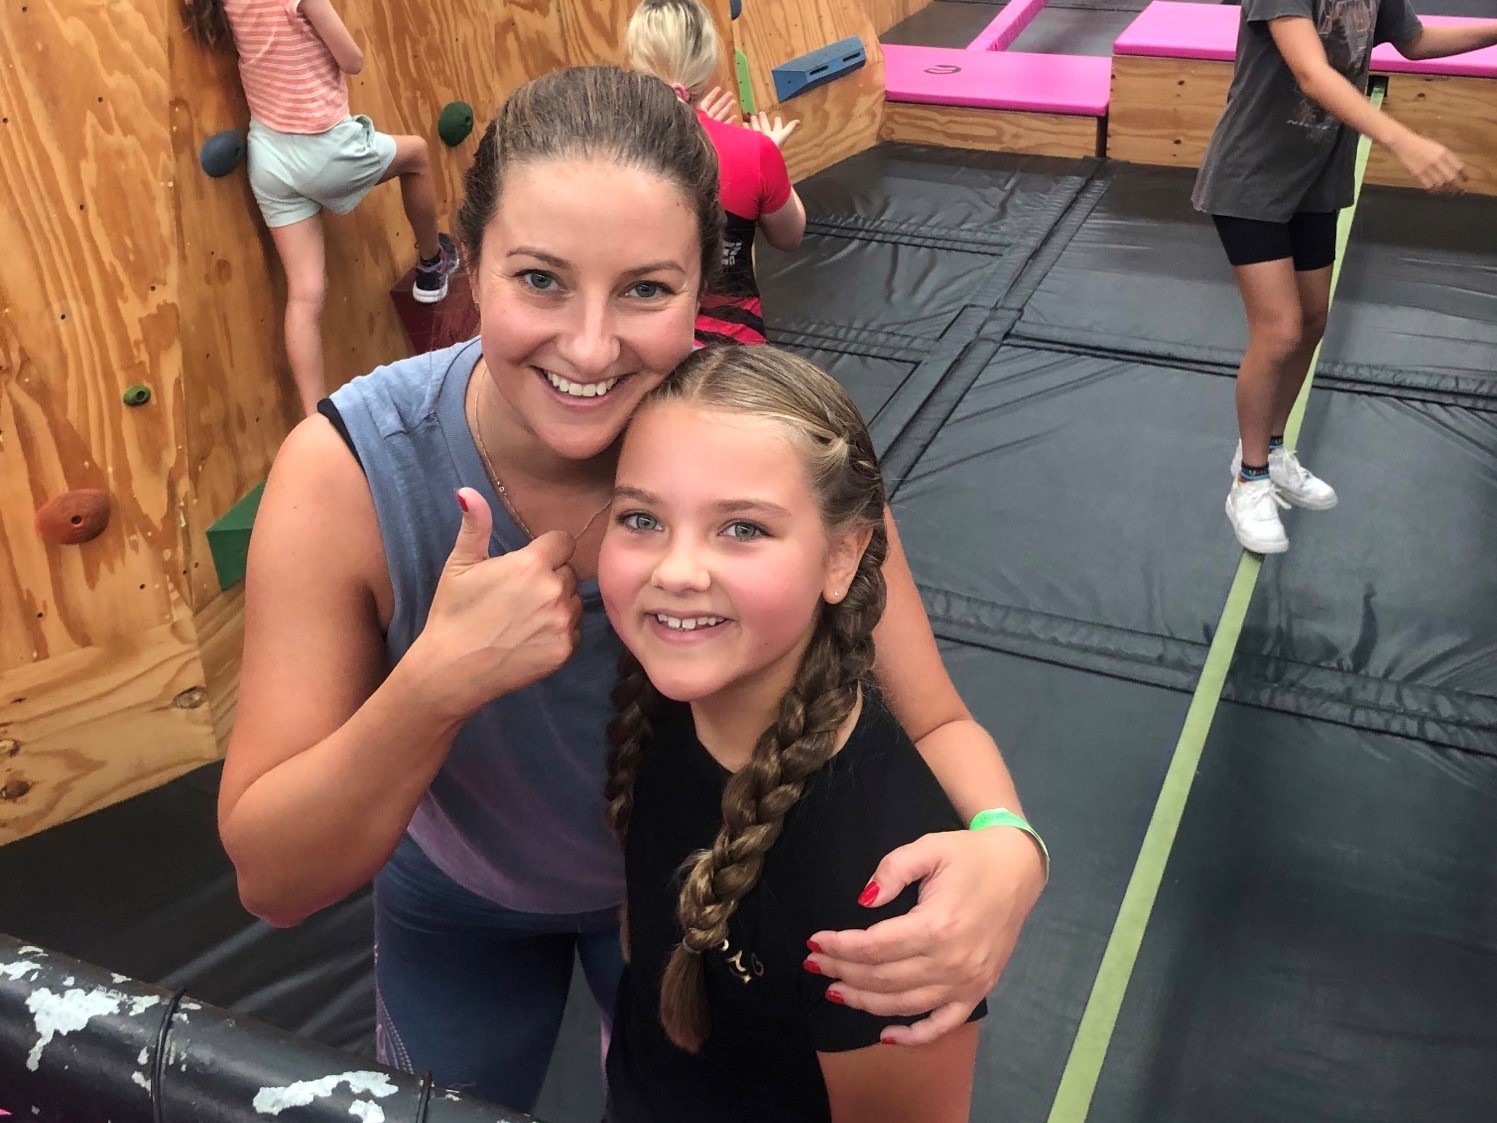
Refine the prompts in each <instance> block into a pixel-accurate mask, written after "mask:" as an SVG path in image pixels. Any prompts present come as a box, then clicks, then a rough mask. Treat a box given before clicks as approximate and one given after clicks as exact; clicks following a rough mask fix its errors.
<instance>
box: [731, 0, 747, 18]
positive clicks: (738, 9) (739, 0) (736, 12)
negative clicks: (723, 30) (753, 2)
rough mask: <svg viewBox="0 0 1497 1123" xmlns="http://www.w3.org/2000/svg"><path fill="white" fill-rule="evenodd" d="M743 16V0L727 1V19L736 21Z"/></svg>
mask: <svg viewBox="0 0 1497 1123" xmlns="http://www.w3.org/2000/svg"><path fill="white" fill-rule="evenodd" d="M741 15H743V0H728V17H729V18H730V19H737V18H738V17H739V16H741Z"/></svg>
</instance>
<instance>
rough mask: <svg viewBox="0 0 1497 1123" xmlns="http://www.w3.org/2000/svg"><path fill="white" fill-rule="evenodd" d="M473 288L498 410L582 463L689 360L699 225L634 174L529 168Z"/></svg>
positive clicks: (664, 187)
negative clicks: (509, 412) (500, 403)
mask: <svg viewBox="0 0 1497 1123" xmlns="http://www.w3.org/2000/svg"><path fill="white" fill-rule="evenodd" d="M475 287H476V292H475V296H476V298H477V300H478V307H479V314H480V318H481V324H482V326H481V329H480V330H481V333H482V338H483V355H484V360H485V362H486V363H487V365H488V368H489V374H490V377H491V378H492V379H493V380H494V385H495V388H496V389H497V390H498V392H499V394H500V396H501V397H502V398H503V399H504V401H505V402H506V403H507V405H508V406H509V407H510V409H511V410H512V411H513V414H514V415H515V417H516V419H517V420H518V421H519V423H520V424H521V426H522V427H524V428H525V429H526V430H528V431H529V432H531V433H532V434H533V435H534V436H536V437H537V438H538V439H539V440H540V441H541V442H542V443H543V444H544V445H545V446H546V447H548V448H550V449H551V450H552V451H554V452H555V453H557V454H558V455H559V456H562V457H564V458H566V459H569V460H586V459H590V458H592V457H595V456H598V455H599V454H600V453H602V452H604V451H605V450H607V449H608V448H609V447H610V446H611V445H612V444H613V443H614V442H615V441H616V440H617V439H618V436H619V434H620V433H621V432H622V431H623V429H624V426H625V425H626V424H627V423H628V420H629V417H630V415H631V414H632V413H633V412H634V407H635V406H636V405H638V404H639V400H640V398H642V397H643V396H644V395H645V394H646V393H648V392H649V390H650V389H651V388H652V387H653V386H655V385H656V384H657V383H658V382H660V380H661V379H663V378H664V377H665V376H666V375H667V374H668V373H669V372H670V371H671V369H672V368H674V367H675V365H676V364H677V363H679V362H680V361H681V360H682V359H683V358H685V357H686V355H687V354H688V353H689V352H690V350H691V346H692V328H693V325H694V323H695V320H696V312H697V300H698V296H699V289H700V287H701V243H700V236H699V234H698V230H697V220H696V216H695V214H694V212H693V210H692V207H691V204H690V202H689V200H688V199H687V198H686V197H685V195H684V194H683V193H682V191H681V190H680V188H678V187H677V186H676V185H674V184H672V183H670V182H668V181H667V180H665V179H663V178H661V177H660V176H658V175H655V174H653V173H651V172H646V171H641V170H640V169H638V168H626V167H620V166H619V165H617V164H615V163H612V162H610V161H607V160H603V161H598V160H550V161H543V162H540V163H532V164H524V165H521V166H520V167H517V168H514V169H513V170H511V171H510V172H509V174H508V175H507V176H506V178H505V181H504V187H503V192H502V195H501V197H500V199H499V204H498V206H497V208H496V210H495V214H494V218H493V220H492V221H491V222H490V223H489V225H488V227H487V229H486V230H485V231H484V239H483V253H482V257H481V263H480V266H479V268H478V272H477V276H476V279H475Z"/></svg>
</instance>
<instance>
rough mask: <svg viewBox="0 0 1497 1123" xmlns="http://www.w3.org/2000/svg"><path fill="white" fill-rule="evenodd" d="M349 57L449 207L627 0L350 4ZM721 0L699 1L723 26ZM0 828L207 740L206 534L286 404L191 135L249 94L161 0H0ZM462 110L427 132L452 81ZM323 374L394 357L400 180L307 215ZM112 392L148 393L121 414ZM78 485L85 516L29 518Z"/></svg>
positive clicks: (261, 251) (245, 234) (215, 606)
mask: <svg viewBox="0 0 1497 1123" xmlns="http://www.w3.org/2000/svg"><path fill="white" fill-rule="evenodd" d="M342 7H343V10H344V15H345V19H346V22H347V23H348V25H349V27H350V30H351V31H352V32H353V34H354V36H355V38H356V39H357V40H358V41H359V42H360V43H361V45H362V46H363V48H364V51H365V55H366V58H367V64H366V67H365V70H364V72H363V73H362V74H360V75H358V76H357V77H355V78H353V79H352V80H351V81H350V94H351V99H352V103H353V109H354V112H356V113H367V114H369V115H370V116H371V117H373V118H374V120H375V121H376V123H377V124H378V125H379V127H380V128H381V129H383V130H384V131H386V132H391V133H417V134H420V135H423V136H425V137H427V139H428V140H429V141H430V143H431V145H432V151H433V154H434V156H435V158H436V164H437V181H438V193H439V206H440V209H441V213H442V214H443V215H450V214H451V213H452V212H453V210H454V209H455V205H456V202H457V198H458V192H459V189H460V179H461V173H462V169H463V168H464V167H466V165H467V163H468V162H469V159H470V158H471V154H472V150H473V148H474V147H475V146H476V144H477V140H478V134H479V132H481V128H482V123H483V122H484V121H486V120H487V119H488V117H489V116H490V115H491V113H492V111H493V109H494V108H495V107H496V106H497V105H498V103H499V102H500V101H501V100H502V99H503V97H504V96H505V95H506V94H507V93H508V91H509V90H511V89H513V88H514V87H515V86H516V85H518V84H520V83H521V82H523V81H525V80H527V79H529V78H531V77H535V76H537V75H539V74H541V73H545V72H547V71H550V70H553V69H555V68H557V67H559V66H564V65H567V64H572V63H588V62H600V61H619V60H620V58H621V44H622V42H623V29H624V26H625V24H626V22H627V20H628V16H629V13H630V12H631V11H632V10H633V2H632V0H434V2H432V3H429V4H420V5H409V4H404V3H397V2H396V0H361V2H360V3H359V4H357V5H353V4H349V5H343V6H342ZM727 8H728V5H727V0H714V2H713V10H714V14H715V15H717V17H718V18H719V20H720V21H721V24H722V27H723V28H724V31H725V33H726V31H727V27H728V10H727ZM0 51H3V53H4V56H5V58H6V59H7V63H8V65H7V66H6V67H4V68H3V69H0V183H3V184H4V187H5V205H4V207H3V208H0V234H3V241H4V245H5V247H6V252H5V253H4V254H3V255H0V304H3V309H4V312H3V315H0V542H3V549H0V843H4V842H5V841H8V840H11V839H14V838H17V837H20V836H22V835H26V834H29V833H32V832H34V831H36V830H40V829H42V828H44V827H46V826H49V825H51V824H53V823H57V822H61V821H63V820H65V819H68V818H72V817H74V816H76V815H78V814H82V813H83V812H86V811H89V810H92V809H95V808H97V807H101V806H104V805H105V804H108V803H112V802H114V801H116V800H119V799H122V798H124V797H126V796H128V795H131V794H134V793H135V792H138V791H141V790H144V789H146V788H149V787H153V786H155V785H156V784H159V783H161V782H163V781H165V780H166V779H168V778H170V777H171V776H173V775H176V774H178V773H180V772H182V771H184V770H186V769H188V768H191V767H193V766H194V765H196V764H198V763H200V762H203V761H207V760H211V759H213V758H214V757H216V756H217V755H218V754H219V753H220V751H221V746H222V744H223V740H224V737H225V736H226V734H227V731H228V728H229V725H230V722H231V721H232V712H233V698H234V689H235V683H236V680H237V668H238V653H239V647H240V642H241V637H242V616H243V603H242V586H236V587H233V588H231V589H230V590H229V591H227V592H223V591H221V590H220V588H219V581H218V577H217V574H216V571H215V569H214V566H213V563H212V561H211V558H210V554H209V551H208V548H207V540H206V530H207V528H208V527H209V526H210V525H211V524H212V523H213V522H214V521H215V520H216V519H218V518H220V517H221V516H222V515H223V514H224V513H225V512H226V511H227V510H228V509H229V508H230V507H231V506H233V505H234V503H235V502H236V501H238V500H239V499H240V498H241V497H242V496H244V495H245V494H246V493H247V492H249V491H250V490H251V489H252V488H253V487H254V486H255V485H256V484H258V483H259V482H260V481H261V480H263V479H264V477H265V474H266V472H267V471H268V469H269V466H270V462H271V460H272V458H273V456H274V452H275V449H276V448H277V447H278V445H279V444H280V441H281V440H282V438H283V437H284V436H285V434H286V432H287V431H288V429H289V427H290V426H291V425H292V424H294V422H295V420H296V412H297V411H296V404H295V397H294V394H293V392H292V389H291V383H290V378H289V375H288V373H287V370H286V366H285V360H284V358H283V356H282V354H281V350H280V328H279V308H280V306H281V304H280V301H281V296H282V282H281V278H280V268H279V265H278V263H277V261H276V258H275V254H274V250H273V248H272V246H271V243H270V240H269V237H268V235H267V234H266V233H265V231H264V228H263V227H262V226H261V224H260V220H259V216H258V212H257V210H256V208H255V205H254V200H253V198H252V196H251V194H250V190H249V186H248V183H247V181H246V179H245V175H244V171H243V169H242V167H241V168H240V169H239V170H237V171H235V172H234V173H232V174H230V175H228V176H226V177H224V178H222V179H210V178H209V177H207V176H206V175H204V174H203V172H202V171H201V169H200V168H199V166H198V150H199V147H200V146H201V144H202V142H203V141H204V140H205V139H207V138H208V137H209V136H211V135H213V134H214V133H216V132H219V131H220V130H223V129H239V130H242V129H243V128H244V127H245V125H246V123H247V121H248V113H247V110H246V109H245V106H244V101H243V95H242V94H241V92H240V89H239V84H238V79H237V74H236V66H235V60H234V57H233V54H232V51H231V50H229V49H207V48H204V47H202V46H200V45H198V44H197V43H196V42H194V41H193V40H192V38H191V37H190V36H189V35H188V33H187V32H186V31H185V29H184V28H183V27H182V25H181V23H180V20H179V15H178V5H177V0H141V2H139V3H133V4H120V3H111V2H107V0H53V2H51V3H46V4H42V3H38V2H35V0H31V2H28V0H15V2H12V3H9V4H7V5H5V6H4V8H3V10H0ZM455 99H457V100H463V101H467V102H469V103H470V104H472V106H473V108H474V111H475V115H476V116H477V117H478V119H479V122H480V126H479V129H478V130H476V131H475V134H474V136H472V137H470V138H469V139H468V140H467V141H465V142H464V143H463V144H462V145H460V146H459V147H458V148H456V149H448V148H446V147H444V146H443V145H442V144H441V142H440V141H439V140H438V139H437V137H436V124H435V123H436V118H437V114H438V113H439V111H440V110H441V108H442V106H443V105H444V104H446V103H447V102H449V101H452V100H455ZM326 230H327V244H328V260H329V276H330V284H329V293H328V301H327V309H326V313H325V318H324V337H325V348H326V354H327V370H328V378H329V382H330V383H332V384H334V385H337V384H339V383H341V382H343V381H346V380H347V379H348V378H350V377H353V376H354V375H356V374H359V373H362V372H364V371H367V370H369V369H371V368H373V367H374V366H376V365H378V364H380V363H384V362H388V361H390V360H392V359H395V358H398V357H400V356H401V355H403V354H406V353H407V352H408V349H409V344H408V343H407V341H406V338H405V335H404V333H403V332H402V330H401V328H400V325H399V322H398V320H397V318H396V316H395V314H394V311H393V309H392V306H391V302H390V299H389V296H388V290H389V288H390V285H391V284H392V283H393V282H394V281H395V280H396V279H397V278H398V277H399V276H400V275H401V273H402V272H403V271H404V270H405V269H406V268H407V267H408V266H409V265H410V263H411V260H412V256H413V248H412V244H411V234H410V231H409V228H408V227H407V226H406V224H405V220H404V217H403V214H402V212H401V208H400V197H399V191H398V188H396V187H394V186H393V185H392V186H386V187H381V188H378V189H376V190H375V191H374V192H373V193H372V194H371V196H370V197H369V198H368V199H367V200H366V201H365V203H364V204H363V205H362V206H360V207H359V208H358V210H357V211H355V213H354V214H352V215H350V216H348V217H346V218H332V217H330V218H329V219H328V221H327V223H326ZM132 386H144V387H147V388H149V390H150V399H149V401H148V402H146V403H145V404H143V405H139V406H135V407H127V406H126V405H125V404H124V402H123V400H122V395H123V394H124V392H125V391H126V390H127V389H128V388H130V387H132ZM80 489H96V490H99V491H102V492H104V493H106V494H107V495H108V497H109V500H110V507H111V510H110V517H109V522H108V525H107V527H106V528H105V530H104V531H103V533H102V534H100V535H99V536H98V537H97V538H94V539H93V540H91V541H88V542H85V543H82V544H77V545H59V544H55V543H52V542H48V541H45V540H43V539H42V538H41V537H39V535H38V533H37V531H36V529H35V526H34V522H33V519H34V516H35V512H36V511H37V510H38V509H39V508H41V507H43V506H44V505H46V504H47V503H49V502H50V501H52V500H55V499H56V498H57V497H59V496H63V495H65V494H67V493H70V492H74V491H78V490H80Z"/></svg>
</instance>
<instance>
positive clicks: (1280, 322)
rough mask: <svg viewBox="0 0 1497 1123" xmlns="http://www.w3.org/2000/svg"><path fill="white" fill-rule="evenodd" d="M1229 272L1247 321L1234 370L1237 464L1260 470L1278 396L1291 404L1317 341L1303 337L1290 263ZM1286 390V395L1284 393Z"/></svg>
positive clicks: (1286, 260)
mask: <svg viewBox="0 0 1497 1123" xmlns="http://www.w3.org/2000/svg"><path fill="white" fill-rule="evenodd" d="M1232 272H1233V275H1234V277H1235V278H1236V281H1237V289H1238V291H1239V292H1240V293H1241V294H1242V303H1243V307H1244V308H1245V309H1246V311H1247V321H1248V345H1247V350H1246V351H1244V352H1243V355H1242V362H1241V365H1240V366H1239V367H1238V368H1237V427H1238V430H1239V432H1240V433H1241V436H1242V461H1243V463H1244V464H1258V465H1261V464H1267V463H1268V439H1269V437H1270V436H1273V435H1275V432H1276V431H1275V429H1274V425H1275V424H1276V423H1278V421H1279V419H1278V413H1279V402H1280V398H1281V395H1283V394H1287V397H1288V401H1289V402H1290V404H1291V405H1292V404H1293V402H1294V395H1295V394H1297V393H1298V392H1299V387H1300V385H1301V383H1303V382H1304V379H1305V372H1306V371H1307V370H1308V369H1309V367H1310V356H1311V355H1312V354H1314V352H1315V345H1316V343H1317V342H1318V341H1319V336H1318V335H1317V336H1315V337H1312V338H1308V339H1307V337H1306V332H1305V326H1306V325H1305V315H1304V309H1303V308H1302V306H1301V304H1300V294H1299V287H1298V285H1297V284H1296V281H1295V273H1294V262H1293V261H1292V259H1290V258H1287V257H1285V258H1280V259H1278V260H1276V261H1262V262H1257V263H1255V264H1252V265H1240V266H1237V267H1235V268H1234V269H1233V270H1232ZM1291 386H1292V387H1293V390H1292V391H1291V390H1288V389H1287V388H1288V387H1291ZM1285 416H1286V417H1287V416H1288V412H1287V409H1286V410H1285ZM1277 432H1279V433H1282V432H1283V430H1282V428H1280V429H1279V430H1277Z"/></svg>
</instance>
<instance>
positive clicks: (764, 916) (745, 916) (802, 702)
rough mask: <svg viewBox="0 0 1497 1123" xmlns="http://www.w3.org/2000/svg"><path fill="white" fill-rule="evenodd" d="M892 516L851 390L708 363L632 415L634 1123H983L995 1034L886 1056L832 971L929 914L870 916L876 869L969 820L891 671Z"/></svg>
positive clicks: (619, 524) (612, 808)
mask: <svg viewBox="0 0 1497 1123" xmlns="http://www.w3.org/2000/svg"><path fill="white" fill-rule="evenodd" d="M884 503H885V497H884V487H883V480H882V478H881V476H880V473H879V468H878V463H877V461H876V460H875V458H874V452H873V446H872V443H871V441H870V440H869V438H868V433H867V430H866V429H865V428H864V426H863V422H862V419H861V418H860V417H859V416H858V413H857V409H856V408H855V407H854V406H853V404H852V401H851V399H850V398H849V397H848V396H847V394H846V392H845V391H844V390H843V389H842V388H841V387H840V386H839V385H838V384H837V383H836V382H835V381H833V380H832V379H831V378H830V377H828V376H827V375H826V374H824V373H822V372H821V371H820V370H818V369H817V368H816V367H814V366H812V365H811V364H810V363H808V362H806V361H805V360H803V359H799V358H796V357H795V356H793V355H791V354H788V353H786V352H783V351H779V350H777V349H775V348H771V347H754V348H740V347H714V348H706V349H704V350H702V351H699V352H697V353H696V354H695V355H693V356H692V357H691V358H690V359H688V360H687V361H686V362H685V363H683V364H682V366H681V367H680V368H679V369H678V370H677V371H676V373H675V374H673V375H672V377H671V378H670V379H669V380H668V381H667V382H666V383H665V384H664V385H663V386H661V387H660V388H659V389H658V390H656V391H654V392H653V393H652V394H651V395H650V396H649V397H648V398H647V399H645V401H644V402H643V403H642V404H641V406H640V409H639V411H638V412H637V413H636V414H635V416H634V419H633V421H632V422H631V423H630V426H629V429H628V432H627V434H626V436H625V439H624V446H623V450H622V452H621V453H620V457H619V468H618V478H617V481H616V483H615V485H614V500H613V510H612V515H611V522H610V524H609V528H608V531H607V534H606V535H605V537H604V540H603V547H602V553H601V556H600V558H599V562H598V580H599V584H600V587H601V589H602V593H603V603H604V605H605V606H606V608H607V610H608V618H609V620H610V621H611V622H612V624H613V627H614V630H615V631H616V632H617V633H618V634H619V637H620V638H621V639H622V640H623V642H624V644H625V646H626V647H627V648H628V652H629V653H628V654H627V655H626V656H625V657H624V659H623V662H622V668H621V670H622V674H621V679H620V682H619V685H618V687H617V689H616V690H615V693H614V701H615V705H616V706H617V708H618V715H617V717H616V718H615V720H614V722H613V724H612V725H611V726H610V728H609V739H610V740H611V742H612V744H613V746H614V752H613V756H612V758H611V765H610V778H609V783H608V788H607V790H606V794H607V796H608V799H609V817H610V820H611V822H612V823H613V826H614V829H615V830H616V831H617V832H618V834H619V835H620V837H621V838H622V840H623V842H624V847H625V859H624V869H625V878H626V883H627V886H628V910H627V925H628V927H627V931H626V934H625V935H626V940H625V946H626V947H627V948H629V949H630V952H631V956H632V958H631V962H630V965H629V967H628V968H627V969H626V972H625V976H624V982H623V985H622V987H621V990H620V997H619V1005H618V1010H617V1013H616V1016H615V1020H614V1037H613V1043H612V1048H611V1049H610V1052H609V1058H608V1076H609V1095H610V1107H609V1112H608V1119H609V1120H610V1121H612V1123H676V1121H680V1123H688V1121H689V1123H726V1121H730V1120H769V1119H772V1120H775V1121H776V1123H792V1121H794V1123H799V1121H807V1123H809V1121H813V1120H835V1121H837V1123H843V1121H848V1123H852V1121H856V1123H884V1121H888V1123H897V1121H902V1120H909V1121H914V1120H920V1121H923V1123H955V1121H960V1120H965V1119H966V1118H967V1112H968V1101H969V1099H970V1093H971V1087H972V1069H973V1062H974V1056H975V1050H976V1047H977V1025H976V1023H975V1022H969V1023H968V1024H967V1025H965V1026H963V1027H962V1028H961V1029H959V1030H956V1031H955V1032H953V1033H951V1034H949V1035H947V1036H946V1037H944V1038H942V1039H940V1040H939V1041H937V1042H936V1043H934V1044H932V1045H926V1046H917V1047H912V1048H888V1047H884V1046H881V1044H880V1037H881V1029H882V1027H883V1025H884V1022H883V1021H882V1020H881V1019H879V1018H876V1017H872V1016H870V1015H868V1014H866V1013H863V1012H861V1011H857V1010H852V1009H849V1008H847V1007H846V1006H840V1005H838V1004H837V1000H838V992H837V991H836V990H829V989H828V987H827V985H826V984H827V980H826V979H824V978H820V977H818V976H817V975H816V974H815V972H814V968H815V961H814V960H809V959H808V958H807V955H806V952H807V947H808V945H809V946H810V948H811V950H813V951H814V950H816V948H815V942H814V939H813V937H814V936H815V935H816V934H817V933H818V932H820V931H822V930H823V929H827V928H840V927H844V926H856V925H860V924H864V923H867V922H868V921H869V920H870V919H873V918H877V917H883V916H890V915H895V914H898V913H902V912H905V911H907V910H908V909H909V908H910V907H911V905H912V904H913V893H912V892H906V893H905V894H902V895H901V896H899V897H898V898H897V899H895V900H893V901H891V902H889V903H888V904H886V905H885V906H884V907H882V908H880V909H877V910H875V911H874V914H873V917H870V916H869V915H868V913H867V911H866V910H864V909H860V907H859V906H858V904H857V903H856V901H857V899H858V898H859V896H860V895H862V896H863V897H864V899H865V900H866V899H868V898H869V896H870V894H869V891H868V890H867V889H866V888H865V885H866V881H867V877H868V871H869V870H870V869H872V868H873V866H874V865H875V864H876V863H877V862H878V859H879V857H880V855H882V854H883V853H884V852H885V851H887V850H889V849H890V848H891V847H895V846H899V845H902V844H904V843H906V842H909V841H911V840H913V839H915V838H918V837H919V836H920V835H922V834H925V833H927V832H929V831H941V830H954V829H959V828H960V826H961V822H960V820H959V819H958V818H957V815H956V812H955V811H954V810H953V809H952V806H951V804H950V802H949V801H948V800H947V798H946V796H945V795H944V794H943V792H942V791H941V786H940V784H939V783H938V782H937V781H936V778H935V776H934V775H932V774H931V772H930V769H929V768H928V767H927V766H926V764H925V762H924V761H923V760H922V759H921V757H920V754H919V752H917V751H916V749H915V747H914V746H913V745H912V744H911V742H910V740H909V738H908V737H907V736H906V735H905V734H904V732H903V731H902V730H901V729H900V727H899V723H898V722H897V721H895V720H894V718H893V717H892V716H891V715H890V713H889V711H888V709H887V708H886V706H885V704H884V701H883V699H882V697H881V696H880V694H879V691H878V689H877V687H876V686H875V685H874V683H873V681H872V677H871V671H872V668H873V659H874V649H873V629H874V626H875V625H876V624H877V623H878V621H879V617H880V615H881V614H882V613H883V609H884V595H885V588H884V576H883V564H884V559H885V554H886V550H887V539H886V537H885V533H884V523H883V516H884ZM1009 825H1016V824H1015V823H1014V822H1012V821H1010V824H1009ZM1023 829H1026V830H1027V829H1028V828H1027V825H1025V826H1024V827H1023ZM874 892H876V889H875V890H874ZM828 999H830V1001H828ZM981 1012H982V1011H981V1010H979V1012H978V1013H977V1014H976V1015H974V1016H981Z"/></svg>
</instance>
